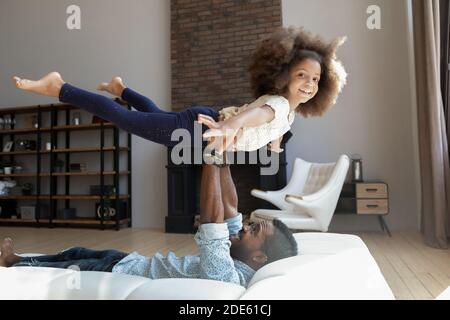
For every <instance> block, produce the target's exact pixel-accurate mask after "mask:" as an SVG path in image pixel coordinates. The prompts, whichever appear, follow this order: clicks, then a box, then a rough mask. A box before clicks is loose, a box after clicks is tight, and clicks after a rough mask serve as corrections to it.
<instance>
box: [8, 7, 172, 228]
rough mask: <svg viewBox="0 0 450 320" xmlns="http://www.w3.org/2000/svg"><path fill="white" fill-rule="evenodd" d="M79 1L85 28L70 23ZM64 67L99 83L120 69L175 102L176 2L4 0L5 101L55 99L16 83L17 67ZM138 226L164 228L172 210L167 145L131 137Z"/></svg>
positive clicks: (28, 72) (75, 80) (27, 70)
mask: <svg viewBox="0 0 450 320" xmlns="http://www.w3.org/2000/svg"><path fill="white" fill-rule="evenodd" d="M71 4H76V5H78V6H80V7H81V30H68V29H67V28H66V19H67V16H68V15H67V14H66V8H67V6H69V5H71ZM53 70H57V71H59V72H60V73H61V74H62V75H63V77H64V79H65V80H66V81H67V82H70V83H72V84H74V85H77V86H79V87H82V88H85V89H90V90H94V89H95V87H96V85H97V84H98V83H99V82H101V81H109V80H110V79H111V78H112V77H113V76H115V75H120V76H122V77H123V78H124V80H125V81H126V84H127V85H129V86H130V87H133V88H134V89H136V90H137V91H140V92H141V93H143V94H144V95H148V96H150V97H152V98H153V100H154V101H155V102H156V103H158V104H159V105H161V106H162V107H163V108H164V109H167V110H169V109H170V2H169V1H167V0H152V1H146V0H130V1H121V0H96V1H89V0H77V1H60V0H39V1H29V0H2V1H0V106H3V107H11V106H24V105H35V104H42V103H55V102H57V101H56V99H51V98H45V97H40V96H37V95H33V94H29V93H25V92H21V91H19V90H17V89H15V88H14V86H13V85H12V82H11V81H10V77H11V76H12V75H13V74H17V75H20V76H24V77H29V78H38V77H41V76H42V75H44V74H45V73H47V72H49V71H53ZM132 147H133V158H132V167H133V175H132V179H133V180H132V181H133V184H132V188H133V192H132V201H133V202H132V203H133V206H132V212H133V226H134V227H153V228H163V226H164V216H165V215H166V212H167V194H166V193H167V192H166V190H167V187H166V170H165V168H164V165H165V163H166V155H165V148H163V147H161V146H159V145H156V144H154V143H151V142H148V141H146V140H143V139H141V138H138V137H136V136H133V138H132Z"/></svg>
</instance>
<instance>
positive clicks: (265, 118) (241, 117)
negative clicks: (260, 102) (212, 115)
mask: <svg viewBox="0 0 450 320" xmlns="http://www.w3.org/2000/svg"><path fill="white" fill-rule="evenodd" d="M274 117H275V112H274V110H273V109H272V108H271V107H269V106H268V105H264V106H262V107H260V108H253V109H248V110H245V111H243V112H241V113H239V114H237V115H235V116H233V117H231V118H229V119H227V120H225V121H224V124H225V125H226V126H229V127H230V128H235V129H239V128H248V127H258V126H260V125H262V124H264V123H267V122H270V121H272V120H273V118H274Z"/></svg>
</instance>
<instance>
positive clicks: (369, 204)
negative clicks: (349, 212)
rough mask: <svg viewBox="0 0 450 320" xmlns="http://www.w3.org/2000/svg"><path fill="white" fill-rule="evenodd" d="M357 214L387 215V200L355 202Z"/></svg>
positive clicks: (359, 200)
mask: <svg viewBox="0 0 450 320" xmlns="http://www.w3.org/2000/svg"><path fill="white" fill-rule="evenodd" d="M356 207H357V213H358V214H387V213H388V212H389V207H388V200H387V199H358V200H356Z"/></svg>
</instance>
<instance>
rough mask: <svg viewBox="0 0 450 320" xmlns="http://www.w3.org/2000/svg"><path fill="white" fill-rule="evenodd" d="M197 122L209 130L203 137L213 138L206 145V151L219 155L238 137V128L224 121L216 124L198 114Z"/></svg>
mask: <svg viewBox="0 0 450 320" xmlns="http://www.w3.org/2000/svg"><path fill="white" fill-rule="evenodd" d="M198 122H199V123H202V124H204V125H206V126H208V127H209V128H210V129H209V130H208V131H206V132H205V133H204V134H203V137H204V138H209V139H211V138H215V139H214V140H213V141H212V142H211V143H210V144H208V149H211V150H215V151H216V152H217V153H219V154H222V153H223V152H224V151H225V150H228V149H229V148H230V147H232V145H233V144H234V143H235V141H236V139H237V138H238V137H239V136H240V135H238V133H239V128H235V127H234V126H230V125H229V124H228V123H227V122H226V121H220V122H216V121H215V120H214V119H213V118H211V117H210V116H207V115H203V114H199V115H198Z"/></svg>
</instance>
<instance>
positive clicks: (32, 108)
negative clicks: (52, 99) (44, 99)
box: [0, 103, 78, 115]
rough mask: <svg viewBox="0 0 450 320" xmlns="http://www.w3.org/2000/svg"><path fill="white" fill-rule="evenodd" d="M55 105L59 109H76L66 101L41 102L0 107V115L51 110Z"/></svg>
mask: <svg viewBox="0 0 450 320" xmlns="http://www.w3.org/2000/svg"><path fill="white" fill-rule="evenodd" d="M55 107H57V108H58V109H59V110H71V109H78V108H77V107H74V106H71V105H70V104H66V103H58V104H57V105H55V104H43V105H35V106H28V107H15V108H1V109H0V115H4V114H24V113H36V112H39V111H47V112H48V111H52V110H53V109H54V108H55Z"/></svg>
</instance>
